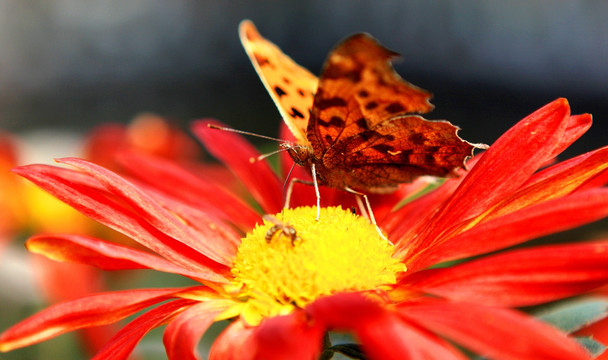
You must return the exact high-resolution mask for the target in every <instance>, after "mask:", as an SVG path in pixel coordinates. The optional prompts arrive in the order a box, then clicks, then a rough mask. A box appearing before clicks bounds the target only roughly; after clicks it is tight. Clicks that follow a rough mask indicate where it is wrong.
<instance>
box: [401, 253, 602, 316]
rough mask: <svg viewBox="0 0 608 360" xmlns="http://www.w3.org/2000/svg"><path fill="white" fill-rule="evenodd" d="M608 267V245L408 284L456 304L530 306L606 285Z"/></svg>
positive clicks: (476, 264) (510, 256) (417, 277)
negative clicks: (455, 301) (465, 302)
mask: <svg viewBox="0 0 608 360" xmlns="http://www.w3.org/2000/svg"><path fill="white" fill-rule="evenodd" d="M606 264H608V242H603V243H586V244H573V245H558V246H546V247H537V248H528V249H524V250H517V251H511V252H508V253H503V254H499V255H492V256H488V257H486V258H483V259H480V260H474V261H470V262H467V263H464V264H461V265H455V266H451V267H449V268H443V269H433V270H428V271H423V272H419V273H416V274H414V275H413V276H411V277H407V278H405V279H403V284H404V285H405V286H406V287H412V288H414V289H417V290H420V291H424V292H426V293H430V294H434V295H439V296H443V297H446V298H450V299H453V300H459V301H468V302H476V303H480V304H485V305H497V306H510V307H513V306H529V305H536V304H539V303H544V302H548V301H552V300H556V299H561V298H564V297H567V296H572V295H576V294H580V293H582V292H586V291H589V290H591V289H593V288H596V287H599V286H602V285H605V284H606V283H608V267H607V266H606Z"/></svg>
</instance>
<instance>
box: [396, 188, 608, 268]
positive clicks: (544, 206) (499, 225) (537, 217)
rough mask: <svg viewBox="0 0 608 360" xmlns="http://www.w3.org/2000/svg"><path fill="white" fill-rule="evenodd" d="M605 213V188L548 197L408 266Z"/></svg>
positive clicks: (564, 226)
mask: <svg viewBox="0 0 608 360" xmlns="http://www.w3.org/2000/svg"><path fill="white" fill-rule="evenodd" d="M607 215H608V189H605V188H600V189H592V190H588V191H584V192H576V193H574V194H572V195H569V196H566V197H563V198H559V199H553V200H549V201H546V202H543V203H540V204H536V205H533V206H529V207H527V208H523V209H521V210H519V211H516V212H513V213H510V214H507V215H504V216H501V217H498V218H495V219H492V220H489V221H487V222H484V223H481V224H479V225H477V226H474V227H472V228H471V229H470V230H467V231H464V232H462V233H460V234H458V235H456V236H454V237H453V238H450V239H447V240H446V241H445V242H443V243H441V244H439V245H437V246H435V247H433V248H430V249H429V250H428V251H423V252H420V253H418V254H416V255H417V256H416V257H415V258H413V259H411V260H407V261H406V262H407V265H408V270H409V271H413V270H415V269H421V268H425V267H427V266H430V265H433V264H436V263H439V262H442V261H447V260H450V259H456V258H463V257H468V256H474V255H479V254H484V253H487V252H490V251H494V250H499V249H503V248H506V247H508V246H512V245H516V244H520V243H522V242H524V241H528V240H531V239H534V238H537V237H540V236H544V235H548V234H552V233H557V232H560V231H564V230H567V229H571V228H575V227H577V226H580V225H583V224H587V223H590V222H592V221H596V220H599V219H602V218H604V217H605V216H607Z"/></svg>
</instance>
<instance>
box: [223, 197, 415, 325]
mask: <svg viewBox="0 0 608 360" xmlns="http://www.w3.org/2000/svg"><path fill="white" fill-rule="evenodd" d="M315 217H316V208H311V207H301V208H296V209H286V210H284V211H283V212H282V213H280V214H276V215H274V216H272V217H267V220H265V221H264V224H263V225H261V226H257V227H256V228H255V229H253V230H252V231H251V233H249V234H247V236H246V237H245V238H244V239H243V241H242V243H241V245H240V246H239V249H238V252H237V255H236V259H235V261H234V264H233V268H232V274H233V275H234V282H233V284H232V285H231V290H232V292H233V293H235V295H238V296H239V297H241V298H242V299H243V300H244V301H245V304H244V306H243V308H242V312H241V315H242V317H243V318H244V320H245V321H247V322H248V323H250V324H258V323H259V322H260V321H261V320H262V319H263V318H264V317H268V316H276V315H283V314H287V313H289V312H291V311H292V310H294V309H295V308H302V307H304V306H305V305H306V304H308V303H310V302H312V301H314V300H315V299H317V298H319V297H321V296H325V295H331V294H335V293H339V292H344V291H362V290H372V289H389V288H390V286H391V285H393V284H395V282H396V279H397V274H398V273H399V272H403V271H405V270H406V267H405V265H404V264H402V263H401V262H400V261H399V259H396V258H394V257H393V252H394V249H393V246H392V245H391V244H389V243H388V242H387V241H386V240H384V239H382V238H381V237H380V236H379V234H378V232H377V231H376V228H375V226H373V225H370V224H369V222H368V221H367V220H366V219H364V218H362V217H360V216H357V215H354V214H352V213H351V212H350V211H345V210H343V209H341V208H339V207H332V208H323V209H321V217H320V219H319V221H316V220H315Z"/></svg>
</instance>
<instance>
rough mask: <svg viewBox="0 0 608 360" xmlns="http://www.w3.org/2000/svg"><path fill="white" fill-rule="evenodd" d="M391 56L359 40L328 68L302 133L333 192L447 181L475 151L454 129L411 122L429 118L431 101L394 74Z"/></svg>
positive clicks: (346, 45)
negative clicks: (427, 180)
mask: <svg viewBox="0 0 608 360" xmlns="http://www.w3.org/2000/svg"><path fill="white" fill-rule="evenodd" d="M395 55H397V54H396V53H394V52H392V51H390V50H388V49H386V48H384V47H382V46H381V45H380V44H378V42H377V41H375V40H374V39H373V38H371V37H370V36H368V35H366V34H358V35H354V36H352V37H350V38H348V39H347V40H345V41H344V42H343V43H341V44H340V45H338V47H336V48H335V49H334V50H333V51H332V53H331V54H330V56H329V58H328V60H327V61H326V64H325V67H324V70H323V73H322V75H321V78H320V82H319V88H318V90H317V93H316V95H315V99H314V103H313V110H312V114H311V119H310V121H309V124H308V128H307V133H308V139H309V141H310V143H311V146H312V147H313V150H314V155H315V158H317V159H321V163H322V168H321V170H322V171H323V170H324V171H325V172H326V174H324V175H325V178H326V179H327V180H326V181H327V182H329V183H331V184H332V185H334V186H338V185H339V184H340V182H342V183H341V184H342V185H345V186H350V187H354V188H359V189H362V190H368V191H375V190H381V189H382V188H383V187H386V188H393V187H394V186H395V185H396V184H399V183H403V182H408V181H411V180H413V179H414V178H416V177H418V176H421V175H434V176H446V175H449V174H450V173H452V172H453V171H454V169H455V168H457V167H463V166H464V160H465V159H466V157H468V156H471V152H472V149H473V147H474V146H473V145H471V144H469V143H467V142H465V141H463V140H462V139H460V138H459V137H458V135H457V134H456V132H457V130H458V128H457V127H455V126H453V125H452V124H450V123H448V122H445V121H428V120H425V119H423V118H422V117H420V116H416V115H409V114H413V113H426V112H428V111H430V110H431V109H432V108H433V106H432V105H431V104H430V103H429V99H430V97H431V94H430V93H428V92H427V91H425V90H422V89H420V88H418V87H416V86H414V85H412V84H410V83H408V82H406V81H404V80H403V79H402V78H401V77H399V75H398V74H396V73H395V71H394V69H393V67H392V65H391V63H390V61H389V60H390V58H392V57H394V56H395ZM331 172H333V174H331ZM332 177H334V178H336V177H341V178H342V179H341V180H337V179H334V180H333V181H332V180H331V178H332ZM328 178H330V179H328Z"/></svg>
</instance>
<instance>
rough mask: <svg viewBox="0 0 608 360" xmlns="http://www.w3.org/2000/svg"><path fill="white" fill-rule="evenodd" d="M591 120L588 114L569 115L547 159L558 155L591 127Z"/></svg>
mask: <svg viewBox="0 0 608 360" xmlns="http://www.w3.org/2000/svg"><path fill="white" fill-rule="evenodd" d="M592 122H593V120H592V117H591V115H590V114H582V115H573V116H570V119H569V121H568V125H566V129H565V130H564V133H563V134H562V136H560V137H559V138H558V139H557V142H556V144H555V148H554V149H553V152H552V153H551V154H549V156H548V157H547V159H551V158H553V157H555V156H557V155H559V154H560V153H561V152H562V151H564V150H565V149H566V148H567V147H568V146H570V144H572V143H573V142H575V141H576V140H577V139H578V138H579V137H581V135H583V134H584V133H585V132H587V130H589V128H590V127H591V123H592Z"/></svg>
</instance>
